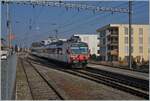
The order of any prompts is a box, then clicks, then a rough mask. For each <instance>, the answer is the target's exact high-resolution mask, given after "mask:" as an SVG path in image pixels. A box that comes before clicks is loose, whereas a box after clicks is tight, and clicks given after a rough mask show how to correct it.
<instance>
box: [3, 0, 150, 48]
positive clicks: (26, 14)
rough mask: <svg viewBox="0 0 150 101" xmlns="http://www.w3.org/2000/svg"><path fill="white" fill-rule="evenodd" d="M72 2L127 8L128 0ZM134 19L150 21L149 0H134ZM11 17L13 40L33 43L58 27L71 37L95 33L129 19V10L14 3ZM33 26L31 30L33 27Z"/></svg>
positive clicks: (27, 44)
mask: <svg viewBox="0 0 150 101" xmlns="http://www.w3.org/2000/svg"><path fill="white" fill-rule="evenodd" d="M71 3H79V4H88V5H96V6H103V7H118V8H127V7H128V2H127V1H88V2H87V1H82V2H81V1H74V2H71ZM1 7H2V8H1V20H2V26H1V30H2V37H3V38H5V39H6V35H7V32H6V5H2V6H1ZM132 7H133V16H132V23H136V24H148V23H149V2H148V1H133V6H132ZM10 17H11V22H12V33H13V34H15V36H16V39H15V40H13V44H18V45H22V46H29V45H30V44H31V43H32V42H34V41H39V40H43V39H46V38H47V37H48V36H50V35H51V36H52V35H55V30H56V29H57V30H58V37H60V38H69V37H70V36H71V35H72V34H75V33H81V34H84V33H87V34H95V33H96V29H97V28H100V27H102V26H105V25H107V24H109V23H128V14H124V13H113V14H112V13H110V12H107V13H106V12H99V13H93V12H92V11H87V10H80V11H78V10H77V9H68V10H66V9H65V8H64V7H50V6H35V7H33V6H31V5H20V4H16V3H13V4H10ZM30 26H31V30H30V28H29V27H30Z"/></svg>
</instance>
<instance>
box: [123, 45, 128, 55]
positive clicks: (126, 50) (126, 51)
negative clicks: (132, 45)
mask: <svg viewBox="0 0 150 101" xmlns="http://www.w3.org/2000/svg"><path fill="white" fill-rule="evenodd" d="M124 51H125V53H126V54H128V53H129V47H128V46H125V49H124Z"/></svg>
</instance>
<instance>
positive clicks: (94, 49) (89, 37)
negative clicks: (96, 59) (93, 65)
mask: <svg viewBox="0 0 150 101" xmlns="http://www.w3.org/2000/svg"><path fill="white" fill-rule="evenodd" d="M73 36H78V37H80V38H81V41H82V42H85V43H87V44H88V46H89V49H90V53H91V55H92V54H96V55H97V56H99V54H98V51H99V46H98V44H99V40H98V35H96V34H74V35H73Z"/></svg>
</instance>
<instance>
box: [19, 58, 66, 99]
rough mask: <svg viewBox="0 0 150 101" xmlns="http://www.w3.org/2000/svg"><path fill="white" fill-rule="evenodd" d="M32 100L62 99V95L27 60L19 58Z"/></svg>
mask: <svg viewBox="0 0 150 101" xmlns="http://www.w3.org/2000/svg"><path fill="white" fill-rule="evenodd" d="M21 65H22V67H23V70H24V72H25V75H26V78H27V82H28V84H29V88H30V92H31V95H32V98H33V100H64V97H63V96H62V95H61V94H60V93H59V92H58V91H57V90H56V89H55V87H53V85H52V84H51V83H50V82H49V81H48V80H47V79H46V77H45V76H44V75H42V74H41V73H40V72H39V71H38V70H37V69H36V67H34V66H33V65H32V64H31V63H30V62H29V61H28V60H26V61H25V59H24V61H23V60H22V59H21Z"/></svg>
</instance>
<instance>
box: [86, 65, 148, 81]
mask: <svg viewBox="0 0 150 101" xmlns="http://www.w3.org/2000/svg"><path fill="white" fill-rule="evenodd" d="M88 66H89V67H93V68H96V69H100V70H104V71H108V72H113V73H118V74H121V75H126V76H131V77H134V78H139V79H144V80H149V74H148V73H141V72H136V71H131V70H125V69H120V68H115V67H109V66H103V65H97V64H88Z"/></svg>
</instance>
